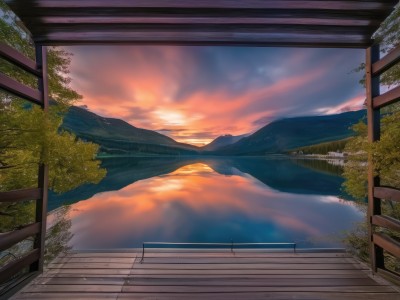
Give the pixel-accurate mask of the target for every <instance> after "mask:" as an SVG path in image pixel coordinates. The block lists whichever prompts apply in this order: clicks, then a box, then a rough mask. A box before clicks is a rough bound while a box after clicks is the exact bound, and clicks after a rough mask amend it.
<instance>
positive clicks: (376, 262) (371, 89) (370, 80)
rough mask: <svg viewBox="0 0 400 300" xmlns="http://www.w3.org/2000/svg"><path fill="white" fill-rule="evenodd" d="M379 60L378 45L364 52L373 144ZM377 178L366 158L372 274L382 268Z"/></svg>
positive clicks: (377, 115) (377, 131)
mask: <svg viewBox="0 0 400 300" xmlns="http://www.w3.org/2000/svg"><path fill="white" fill-rule="evenodd" d="M378 60H379V45H373V46H371V47H370V48H368V49H367V51H366V65H365V69H366V77H365V84H366V93H367V121H368V142H370V143H373V142H375V141H377V140H379V138H380V110H379V108H378V109H376V108H374V106H373V98H374V97H377V96H379V94H380V89H379V85H380V83H379V76H373V75H372V65H373V64H374V63H375V62H377V61H378ZM379 184H380V182H379V177H378V176H375V174H374V166H373V162H372V155H371V154H370V155H369V156H368V214H367V217H368V234H369V242H370V259H371V268H372V271H373V272H376V271H377V268H383V267H384V258H383V249H382V248H380V247H378V246H376V245H375V244H374V242H373V233H374V228H373V226H372V216H374V215H380V214H381V200H380V199H378V198H375V197H374V188H375V186H379Z"/></svg>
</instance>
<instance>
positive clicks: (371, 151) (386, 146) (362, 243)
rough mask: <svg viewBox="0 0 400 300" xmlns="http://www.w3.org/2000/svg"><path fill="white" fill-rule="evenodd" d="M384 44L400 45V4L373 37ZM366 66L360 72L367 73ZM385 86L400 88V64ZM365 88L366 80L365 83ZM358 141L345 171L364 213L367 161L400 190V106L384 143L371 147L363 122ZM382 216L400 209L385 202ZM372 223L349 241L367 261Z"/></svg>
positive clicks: (391, 264) (395, 263) (386, 112)
mask: <svg viewBox="0 0 400 300" xmlns="http://www.w3.org/2000/svg"><path fill="white" fill-rule="evenodd" d="M373 37H374V38H375V41H376V42H378V43H380V45H381V51H382V52H383V53H387V52H389V51H390V50H392V49H393V48H394V47H396V46H398V45H399V44H400V4H398V5H397V6H396V8H395V10H394V12H393V13H392V14H391V15H390V16H389V17H388V18H387V19H386V20H385V21H384V22H383V23H382V25H381V27H380V28H379V29H378V31H377V32H376V33H375V34H374V36H373ZM364 69H365V64H362V65H361V66H360V67H359V68H358V70H359V71H360V70H364ZM380 80H381V84H382V85H384V86H387V87H388V88H390V87H393V86H397V85H399V84H400V64H397V65H395V66H394V67H392V68H391V69H389V70H388V71H386V72H385V73H384V74H382V76H381V78H380ZM361 82H362V83H363V84H364V83H365V81H364V80H362V81H361ZM353 130H354V131H355V133H356V137H354V138H353V139H351V140H350V141H349V142H348V143H347V144H346V148H345V151H347V152H349V153H351V154H352V155H349V160H348V162H347V163H346V165H345V168H344V174H343V175H344V177H345V182H344V184H343V186H344V189H345V190H346V191H347V192H348V193H349V194H351V195H352V196H354V197H355V198H356V199H359V200H360V201H359V204H360V207H362V209H364V210H366V207H365V203H366V202H365V198H366V196H367V171H368V165H367V157H368V155H371V157H372V164H373V167H374V170H373V171H374V174H375V175H377V176H379V178H380V181H381V185H387V186H391V187H394V188H400V104H398V103H397V104H394V105H390V106H389V107H387V108H385V109H383V110H382V116H381V136H380V140H379V141H377V142H374V143H369V142H368V140H367V125H366V123H365V120H361V121H360V122H359V123H358V124H356V125H354V126H353ZM382 214H385V215H388V216H391V217H393V218H395V219H400V205H399V204H396V203H393V202H392V201H383V202H382ZM367 224H368V221H367V220H366V222H364V223H363V224H360V225H359V226H358V227H357V228H356V229H355V230H354V231H351V232H349V233H348V235H347V238H346V240H345V242H346V244H347V245H348V246H349V248H350V250H352V251H353V252H354V253H355V254H357V255H358V256H359V257H360V258H362V259H365V260H367V259H368V256H369V249H368V247H369V236H368V232H367V228H368V226H367ZM381 230H382V231H383V232H385V233H386V234H388V235H389V236H391V237H393V238H394V239H397V240H400V233H399V232H395V231H392V230H386V229H381ZM399 266H400V261H399V260H398V259H395V258H394V257H393V256H390V255H387V257H386V267H387V268H389V269H392V270H394V271H397V272H399V271H400V269H399Z"/></svg>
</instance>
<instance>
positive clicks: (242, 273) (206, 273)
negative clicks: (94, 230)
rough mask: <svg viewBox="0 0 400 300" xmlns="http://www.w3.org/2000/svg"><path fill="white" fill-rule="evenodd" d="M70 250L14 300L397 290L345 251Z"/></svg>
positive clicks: (377, 295)
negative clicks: (144, 253) (70, 251)
mask: <svg viewBox="0 0 400 300" xmlns="http://www.w3.org/2000/svg"><path fill="white" fill-rule="evenodd" d="M140 260H141V253H140V252H122V251H120V252H107V253H105V252H104V253H103V252H72V253H69V254H67V255H65V256H63V257H60V258H58V259H57V260H55V261H54V262H53V263H52V264H51V265H49V266H48V269H47V270H46V271H45V273H44V274H43V275H41V276H40V277H38V278H36V279H35V280H34V281H33V282H32V283H31V284H30V285H28V286H27V287H25V288H24V289H23V290H22V291H20V292H19V293H18V294H17V295H15V296H14V297H13V298H12V299H14V300H17V299H32V300H33V299H74V300H78V299H280V300H282V299H363V300H367V299H374V300H379V299H384V300H399V299H400V293H399V289H397V288H396V287H394V286H392V285H390V284H389V283H388V282H386V281H384V280H383V279H381V278H379V277H372V276H371V275H370V271H369V270H368V268H367V267H366V266H365V265H362V264H360V263H359V262H357V261H356V260H355V259H353V258H352V257H351V256H349V255H348V254H346V253H343V252H301V253H289V252H283V253H276V252H260V251H244V250H242V251H235V252H234V253H231V252H230V251H227V250H208V251H206V250H181V251H179V250H158V251H155V250H152V252H151V253H146V255H145V259H144V262H143V263H140Z"/></svg>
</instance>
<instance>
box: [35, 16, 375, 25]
mask: <svg viewBox="0 0 400 300" xmlns="http://www.w3.org/2000/svg"><path fill="white" fill-rule="evenodd" d="M40 22H41V24H43V25H45V26H53V25H62V24H79V25H81V24H97V25H98V26H102V25H109V24H124V25H128V24H158V25H164V24H169V25H171V24H204V25H206V24H219V25H226V24H233V25H248V24H251V25H254V24H258V25H276V26H279V25H313V26H336V27H345V26H367V27H368V26H372V27H375V26H377V25H378V26H379V21H377V20H370V19H359V20H358V19H352V18H343V19H335V18H318V17H314V18H304V17H303V18H302V17H298V18H283V17H280V18H279V17H246V16H238V17H224V16H221V17H213V16H210V17H207V16H203V17H199V16H193V17H188V16H169V17H167V16H161V17H153V16H148V17H141V16H133V17H125V16H112V17H109V16H102V17H101V16H100V17H96V16H86V17H85V16H44V17H42V18H40Z"/></svg>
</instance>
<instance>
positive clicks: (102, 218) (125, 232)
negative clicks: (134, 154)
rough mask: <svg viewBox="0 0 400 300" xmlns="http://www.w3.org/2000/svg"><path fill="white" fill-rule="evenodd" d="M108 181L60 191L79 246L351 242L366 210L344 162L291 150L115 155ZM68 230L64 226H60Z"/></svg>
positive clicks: (54, 215) (53, 200) (55, 202)
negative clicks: (347, 181) (354, 195)
mask: <svg viewBox="0 0 400 300" xmlns="http://www.w3.org/2000/svg"><path fill="white" fill-rule="evenodd" d="M102 165H103V167H105V168H106V169H107V170H108V174H107V176H106V178H104V179H103V180H102V181H101V182H100V183H99V184H97V185H93V184H89V185H85V186H81V187H79V188H78V189H76V190H74V191H70V192H68V193H65V194H62V195H55V194H51V195H50V200H49V209H50V210H51V211H52V212H51V213H50V215H49V223H50V225H51V224H54V223H56V222H57V220H62V224H64V225H63V226H62V230H64V231H66V233H65V234H64V235H62V236H65V237H68V238H67V239H65V241H64V242H65V243H66V244H67V246H69V247H70V248H72V249H109V248H131V247H140V246H141V245H142V242H145V241H151V242H230V241H231V240H233V241H234V242H270V243H280V242H296V243H298V247H341V246H342V244H341V241H340V238H341V236H342V235H343V232H344V231H346V230H349V229H352V228H353V227H354V226H355V223H356V222H359V221H361V220H362V219H363V217H364V213H363V212H362V211H360V210H359V209H358V207H357V206H356V205H355V204H354V202H353V201H352V199H351V198H350V197H349V196H347V195H345V194H344V193H343V192H342V191H341V184H342V183H343V178H342V177H341V176H340V174H341V169H340V166H335V165H332V164H329V163H328V162H326V161H315V160H295V159H288V158H268V157H264V158H249V157H247V158H246V157H244V158H222V157H217V158H214V157H190V158H177V157H169V158H162V157H158V158H108V159H103V163H102ZM58 234H59V233H58Z"/></svg>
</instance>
